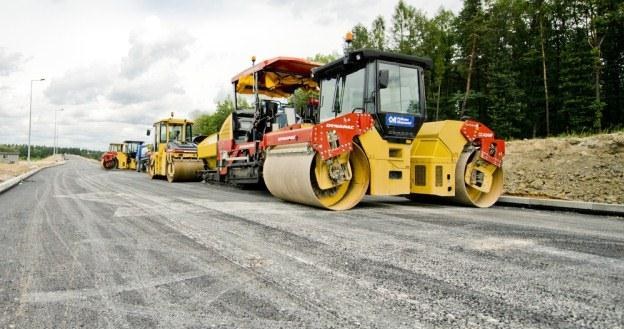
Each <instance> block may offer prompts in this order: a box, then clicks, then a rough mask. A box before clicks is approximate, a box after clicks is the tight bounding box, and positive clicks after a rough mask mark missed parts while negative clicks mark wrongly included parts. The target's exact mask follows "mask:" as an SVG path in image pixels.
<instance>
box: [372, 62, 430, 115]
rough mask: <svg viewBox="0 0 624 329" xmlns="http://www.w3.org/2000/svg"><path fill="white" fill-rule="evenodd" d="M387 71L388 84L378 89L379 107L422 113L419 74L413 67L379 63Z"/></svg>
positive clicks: (416, 113) (394, 111)
mask: <svg viewBox="0 0 624 329" xmlns="http://www.w3.org/2000/svg"><path fill="white" fill-rule="evenodd" d="M379 70H380V71H381V70H387V71H388V86H386V88H381V86H380V89H379V109H380V111H383V112H393V113H408V114H414V115H419V114H423V113H422V109H421V106H420V93H419V92H420V88H419V84H420V75H419V72H418V69H416V68H414V67H407V66H400V65H396V64H387V63H380V64H379Z"/></svg>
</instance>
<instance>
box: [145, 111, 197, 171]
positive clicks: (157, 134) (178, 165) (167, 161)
mask: <svg viewBox="0 0 624 329" xmlns="http://www.w3.org/2000/svg"><path fill="white" fill-rule="evenodd" d="M150 133H151V131H149V130H148V135H150ZM192 136H193V121H191V120H187V119H179V118H173V116H172V117H171V118H168V119H163V120H160V121H158V122H156V123H154V151H153V152H152V153H151V155H150V159H149V164H148V168H147V173H148V175H149V176H150V177H151V178H156V177H167V180H168V181H169V182H170V183H173V182H180V181H195V180H199V176H198V172H199V171H201V170H202V169H203V168H204V165H203V162H202V161H201V160H199V159H198V158H197V145H195V143H193V141H192Z"/></svg>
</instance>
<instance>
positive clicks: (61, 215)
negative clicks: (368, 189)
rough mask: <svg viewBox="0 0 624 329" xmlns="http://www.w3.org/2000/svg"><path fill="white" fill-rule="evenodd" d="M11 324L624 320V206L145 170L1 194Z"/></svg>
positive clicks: (92, 172)
mask: <svg viewBox="0 0 624 329" xmlns="http://www.w3.org/2000/svg"><path fill="white" fill-rule="evenodd" d="M0 209H1V210H2V211H1V212H0V250H2V252H1V253H0V264H1V266H0V328H263V329H264V328H622V327H623V326H624V302H623V299H622V298H623V297H622V296H623V295H622V291H624V220H623V219H622V218H617V217H607V216H593V215H586V214H577V213H564V212H553V211H538V210H526V209H520V208H506V207H500V206H495V207H493V208H489V209H477V208H466V207H458V206H454V205H445V204H427V203H418V202H412V201H409V200H407V199H404V198H398V197H392V198H365V200H364V201H363V202H362V203H361V204H360V205H358V206H357V207H356V208H354V209H353V210H350V211H345V212H331V211H324V210H319V209H315V208H310V207H307V206H303V205H297V204H291V203H287V202H283V201H280V200H278V199H276V198H273V197H271V196H270V195H269V194H268V193H267V192H266V191H263V190H241V189H237V188H231V187H226V186H215V185H210V184H203V183H174V184H169V183H167V182H166V181H165V180H150V179H149V178H148V177H147V175H145V174H139V173H136V172H133V171H120V170H113V171H106V170H103V169H101V168H100V167H99V165H98V164H97V163H96V162H94V161H87V160H85V159H82V158H78V157H71V158H70V159H69V160H68V161H67V162H66V164H65V165H63V166H57V167H52V168H48V169H46V170H44V171H41V172H39V173H38V174H36V175H34V176H32V177H30V178H28V179H27V180H25V181H24V182H23V183H22V184H20V185H18V186H16V187H15V188H13V189H11V190H9V191H7V192H5V193H3V194H0Z"/></svg>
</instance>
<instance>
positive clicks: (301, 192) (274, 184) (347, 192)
mask: <svg viewBox="0 0 624 329" xmlns="http://www.w3.org/2000/svg"><path fill="white" fill-rule="evenodd" d="M317 157H318V158H319V159H317ZM319 163H321V161H320V155H319V154H318V153H316V152H314V151H313V150H311V149H310V148H309V147H308V145H305V144H300V145H288V146H278V147H275V148H273V149H272V150H270V151H268V152H267V156H266V160H265V162H264V169H263V177H264V183H265V185H266V187H267V188H268V190H269V191H270V192H271V194H273V195H274V196H276V197H278V198H280V199H283V200H287V201H291V202H296V203H302V204H306V205H310V206H314V207H319V208H325V209H330V210H347V209H350V208H353V207H354V206H355V205H357V204H358V203H359V202H360V200H362V198H363V197H364V194H366V191H367V190H368V184H369V180H370V167H369V164H368V159H367V158H366V155H365V154H364V151H362V149H361V148H360V147H359V146H357V145H355V144H354V147H353V151H351V153H350V154H349V166H350V169H351V173H352V174H351V179H350V180H347V181H345V182H344V183H342V184H339V185H336V186H334V187H331V188H326V189H321V188H320V187H319V184H318V179H317V176H316V175H318V174H321V175H329V174H328V173H327V171H323V170H319V171H317V172H316V173H315V169H316V166H317V165H318V164H319Z"/></svg>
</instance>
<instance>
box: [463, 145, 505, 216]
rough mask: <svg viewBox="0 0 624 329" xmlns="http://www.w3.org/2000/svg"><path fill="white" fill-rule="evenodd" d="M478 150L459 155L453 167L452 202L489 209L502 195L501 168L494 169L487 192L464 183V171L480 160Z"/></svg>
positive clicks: (466, 151)
mask: <svg viewBox="0 0 624 329" xmlns="http://www.w3.org/2000/svg"><path fill="white" fill-rule="evenodd" d="M479 152H480V150H479V149H474V148H471V149H468V150H465V151H464V152H462V153H461V155H460V156H459V159H458V161H457V167H455V197H454V201H456V202H458V203H461V204H464V205H468V206H474V207H478V208H487V207H491V206H492V205H494V204H495V203H496V201H498V198H499V197H500V196H501V194H502V193H503V168H502V167H499V168H496V169H495V170H494V172H493V174H492V183H491V187H490V189H489V192H483V191H480V190H478V189H476V188H474V187H472V186H470V185H469V184H468V183H467V182H466V178H465V177H466V169H467V168H468V166H469V164H470V163H471V162H474V161H477V160H479V159H480V156H479V154H480V153H479Z"/></svg>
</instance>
